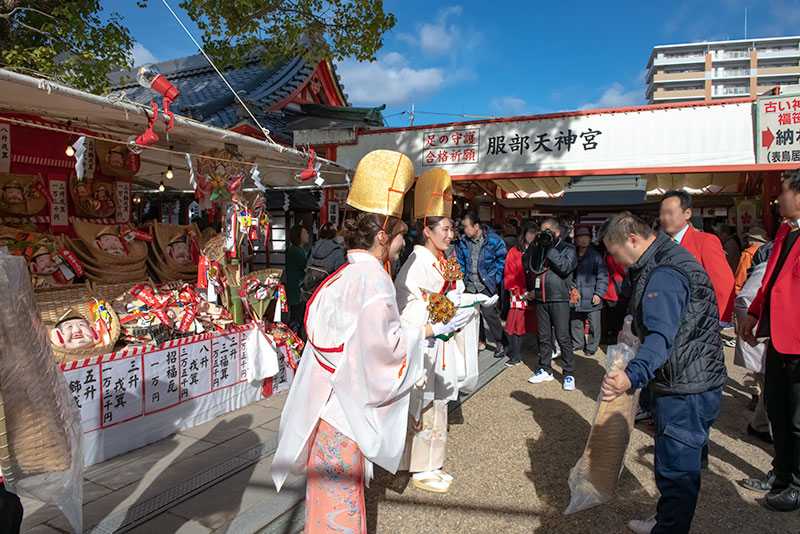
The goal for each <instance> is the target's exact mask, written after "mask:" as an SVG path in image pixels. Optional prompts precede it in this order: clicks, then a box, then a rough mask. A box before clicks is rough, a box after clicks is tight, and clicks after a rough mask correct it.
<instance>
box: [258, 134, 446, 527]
mask: <svg viewBox="0 0 800 534" xmlns="http://www.w3.org/2000/svg"><path fill="white" fill-rule="evenodd" d="M413 183H414V166H413V164H412V163H411V160H410V159H408V157H407V156H405V155H403V154H400V153H399V152H394V151H390V150H376V151H373V152H370V153H369V154H367V155H366V156H364V158H363V159H362V160H361V161H360V162H359V164H358V168H357V169H356V173H355V177H354V178H353V182H352V186H351V189H350V193H349V195H348V198H347V203H348V204H349V205H350V206H351V207H353V208H355V209H356V210H358V213H357V215H356V217H355V218H354V219H349V220H348V221H347V222H346V228H347V234H346V237H345V245H346V246H347V249H348V254H347V264H345V265H344V266H342V267H341V268H340V269H339V270H338V271H336V272H334V273H333V274H332V275H331V276H329V277H328V278H327V279H326V280H325V281H324V282H323V283H322V284H320V286H319V287H318V288H317V290H316V292H315V293H314V295H313V296H312V297H311V300H310V301H309V302H308V307H307V312H306V319H305V326H306V332H307V335H308V342H307V343H306V345H305V349H304V351H303V357H302V358H301V360H300V364H299V365H298V367H297V372H296V375H295V377H294V381H293V383H292V387H291V389H290V391H289V395H288V397H287V399H286V404H285V405H284V408H283V413H282V414H281V422H280V433H279V438H278V440H279V442H278V448H277V450H276V451H275V456H274V459H273V462H272V470H271V474H272V479H273V481H274V482H275V486H276V488H277V489H278V491H280V489H281V488H282V487H283V484H284V482H285V481H286V478H287V477H288V475H289V473H293V474H295V475H298V476H302V475H307V485H306V508H305V510H306V524H305V531H306V532H322V531H325V532H327V531H331V530H339V531H345V530H347V531H350V532H357V533H365V532H366V515H365V509H364V483H367V484H368V483H369V480H370V479H371V478H372V474H373V464H378V465H379V466H381V467H382V468H384V469H386V470H387V471H389V472H395V471H396V470H397V466H398V464H399V463H400V458H401V456H402V454H403V449H404V446H405V441H406V425H407V422H408V409H409V393H410V391H411V388H412V387H413V386H414V385H415V384H416V383H417V382H418V381H419V380H420V379H421V378H422V366H423V362H422V360H421V358H417V357H416V354H418V352H419V350H418V349H417V345H418V344H420V343H424V342H426V341H425V340H426V339H429V338H432V337H434V336H437V335H446V334H449V333H450V332H452V331H453V330H454V329H455V326H457V324H455V321H451V322H450V323H448V324H430V323H425V324H420V325H417V326H414V327H406V326H404V325H403V323H402V321H401V319H400V313H399V311H398V309H397V300H396V294H395V288H394V284H393V283H392V279H391V277H390V276H389V274H388V273H387V272H386V271H385V269H384V267H385V265H386V264H388V262H389V261H392V260H394V259H396V258H397V256H398V254H399V252H400V249H401V248H402V247H403V243H404V240H403V234H404V233H405V232H406V230H407V226H406V225H405V223H403V222H402V221H401V220H400V219H399V216H400V215H401V214H402V212H403V196H404V195H405V193H406V192H407V191H408V190H409V189H410V188H411V186H412V184H413Z"/></svg>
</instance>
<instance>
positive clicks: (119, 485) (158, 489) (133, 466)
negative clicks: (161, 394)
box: [22, 351, 505, 534]
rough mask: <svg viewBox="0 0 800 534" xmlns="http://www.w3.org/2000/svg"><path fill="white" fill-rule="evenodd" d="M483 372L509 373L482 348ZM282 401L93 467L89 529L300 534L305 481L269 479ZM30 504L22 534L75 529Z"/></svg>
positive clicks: (87, 478) (145, 533)
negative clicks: (277, 485)
mask: <svg viewBox="0 0 800 534" xmlns="http://www.w3.org/2000/svg"><path fill="white" fill-rule="evenodd" d="M479 369H480V371H481V376H480V379H479V385H481V386H482V385H483V384H485V383H486V382H487V381H488V380H490V379H491V378H493V377H494V376H496V375H497V374H498V373H499V372H500V371H501V370H503V369H505V366H504V365H503V361H501V360H495V359H494V358H492V355H491V353H490V352H489V351H483V352H482V353H481V355H480V357H479ZM285 400H286V393H281V394H279V395H276V396H274V397H270V398H267V399H263V400H261V401H259V402H256V403H254V404H251V405H249V406H246V407H244V408H242V409H240V410H236V411H234V412H231V413H228V414H224V415H221V416H219V417H217V418H216V419H214V420H212V421H209V422H208V423H205V424H203V425H200V426H197V427H194V428H191V429H188V430H185V431H182V432H179V433H178V434H175V435H173V436H170V437H168V438H165V439H162V440H160V441H157V442H155V443H152V444H150V445H147V446H145V447H141V448H139V449H136V450H133V451H130V452H128V453H125V454H122V455H120V456H117V457H115V458H111V459H109V460H107V461H105V462H102V463H100V464H97V465H93V466H91V467H89V468H88V469H86V472H85V473H84V488H83V490H84V497H83V498H84V506H83V518H84V530H85V532H92V533H95V534H111V533H113V532H133V533H136V534H168V533H181V534H184V533H185V534H207V533H212V532H213V533H215V534H222V533H228V532H229V533H235V534H246V533H255V532H265V533H271V532H281V533H284V532H285V533H289V532H298V531H299V530H301V529H302V519H303V501H304V499H305V479H298V478H290V479H289V480H288V481H287V485H286V486H285V487H284V489H283V490H282V491H281V493H280V494H277V493H276V492H275V489H274V486H273V484H272V479H271V478H270V476H269V470H270V466H271V458H272V453H273V452H274V450H275V447H277V436H278V426H279V423H280V414H281V410H282V408H283V403H284V402H285ZM454 404H455V403H454ZM23 506H24V508H25V516H24V519H23V525H22V531H23V532H24V533H26V534H55V533H65V532H66V533H68V532H71V531H70V530H69V526H68V523H67V521H66V519H65V518H64V517H63V515H62V514H61V513H60V511H59V510H58V509H57V508H55V507H52V506H44V505H43V504H42V503H39V502H37V501H33V500H30V499H23Z"/></svg>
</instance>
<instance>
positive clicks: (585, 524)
mask: <svg viewBox="0 0 800 534" xmlns="http://www.w3.org/2000/svg"><path fill="white" fill-rule="evenodd" d="M726 351H727V352H728V357H729V374H730V376H731V379H730V380H729V382H728V384H727V386H726V387H725V393H724V398H723V406H722V414H721V417H720V420H719V421H718V422H717V424H716V425H715V428H714V429H713V430H712V434H711V455H712V458H711V467H710V469H709V470H708V471H706V472H704V475H703V484H704V486H703V491H702V493H701V497H700V504H699V506H698V513H697V516H696V519H695V522H694V530H693V532H696V533H714V534H716V533H720V532H730V533H737V534H738V533H740V532H742V533H743V532H765V533H773V532H781V533H783V532H800V527H798V525H799V524H800V523H798V514H797V513H792V514H785V515H783V514H777V513H775V512H769V511H767V510H766V509H765V508H764V507H763V506H762V505H761V504H760V503H759V502H758V501H757V500H756V499H754V497H755V495H753V494H751V493H749V492H747V491H745V490H743V489H741V488H739V487H738V486H737V485H736V484H735V481H736V480H737V479H740V478H742V477H744V476H745V475H746V474H748V475H749V474H759V473H763V472H764V471H766V470H767V469H769V461H770V454H771V447H768V446H762V445H760V442H757V441H755V440H754V439H752V438H750V437H748V436H746V434H745V432H744V429H745V426H746V424H747V419H748V418H749V417H750V414H751V412H749V411H747V404H748V403H749V390H748V382H747V381H746V379H745V375H744V372H743V369H741V368H737V367H733V366H732V365H730V359H731V358H732V349H726ZM602 358H603V355H602V353H598V355H597V356H596V357H593V358H586V357H582V356H581V357H579V358H578V361H577V372H576V376H577V390H576V391H574V392H569V393H568V392H564V391H563V390H562V389H561V385H560V382H551V383H549V384H544V385H539V386H532V385H530V384H528V383H527V382H526V379H527V377H528V376H530V374H531V372H532V371H531V369H530V368H529V367H528V365H533V362H532V361H526V362H525V365H520V366H518V367H515V368H511V369H508V370H505V371H504V372H503V373H502V374H500V375H499V376H498V377H497V378H495V379H494V380H493V381H491V382H489V384H488V385H487V386H486V387H484V388H483V389H481V390H480V391H479V392H478V393H477V394H475V395H474V396H473V397H471V398H470V399H469V400H467V401H466V402H465V403H464V404H463V406H461V407H460V408H458V409H457V410H455V411H454V412H452V413H451V415H450V434H449V443H448V459H447V463H446V465H445V468H446V469H447V470H448V471H449V472H450V473H452V474H453V475H454V476H455V477H456V481H455V483H454V485H453V487H452V489H451V490H450V492H449V493H448V494H445V495H437V494H432V493H428V492H424V491H422V490H419V489H417V488H414V487H413V486H410V485H409V484H408V478H407V475H406V476H402V475H398V476H390V475H387V474H386V473H380V474H379V475H378V478H377V479H376V480H375V481H373V484H372V487H371V488H370V490H369V492H368V501H369V502H368V516H369V517H368V518H369V526H370V530H369V531H370V532H371V533H372V532H380V533H383V532H389V533H406V532H407V533H412V532H413V533H417V532H435V533H455V532H459V533H460V532H478V533H486V532H495V533H498V534H500V533H502V534H506V533H526V532H541V533H547V534H549V533H559V532H565V533H566V532H569V533H578V534H584V533H590V534H595V533H603V534H605V533H618V532H625V523H626V522H627V520H628V519H630V518H644V517H647V516H649V515H650V514H651V513H652V512H653V511H654V507H655V502H656V498H657V492H656V489H655V484H654V482H653V475H652V462H653V453H652V438H651V436H650V435H649V434H648V433H647V429H646V427H638V428H637V430H635V431H634V435H633V437H632V440H631V446H630V448H629V451H628V456H627V459H626V463H625V469H624V470H623V473H622V478H621V482H620V487H619V489H618V492H617V495H616V497H615V498H614V500H613V501H612V502H610V503H609V504H606V505H604V506H601V507H598V508H594V509H592V510H589V511H584V512H579V513H577V514H574V515H572V516H569V517H565V516H563V515H562V511H563V510H564V508H565V507H566V505H567V503H568V502H569V488H568V486H567V476H568V473H569V470H570V468H571V467H572V466H573V465H574V463H575V461H576V460H577V458H578V457H579V456H580V454H581V452H582V450H583V447H584V444H585V442H586V438H587V436H588V433H589V427H590V421H591V418H592V417H593V415H594V409H595V399H596V395H597V392H598V389H599V384H600V381H601V379H602V375H603V368H602V364H601V362H602ZM498 363H499V362H497V361H496V360H493V359H492V358H491V355H490V353H488V352H483V353H482V354H481V358H480V368H481V375H482V376H481V380H482V381H484V380H486V379H488V378H489V377H491V376H494V374H495V373H496V371H497V370H498V368H499V367H498V366H497V365H496V364H498ZM556 368H557V369H558V361H556ZM557 377H558V378H560V374H558V373H557ZM284 400H285V395H278V396H276V397H272V398H269V399H264V400H262V401H260V402H258V403H255V404H253V405H250V406H248V407H245V408H243V409H241V410H238V411H236V412H232V413H230V414H225V415H224V416H220V417H219V418H217V419H215V420H213V421H210V422H209V423H206V424H205V425H201V426H199V427H195V428H193V429H189V430H187V431H184V432H181V433H179V434H176V435H175V436H172V437H169V438H166V439H164V440H161V441H159V442H156V443H153V444H151V445H148V446H146V447H142V448H141V449H137V450H135V451H131V452H130V453H127V454H124V455H121V456H118V457H116V458H113V459H111V460H108V461H107V462H103V463H102V464H99V465H96V466H92V467H91V468H89V469H87V471H86V473H85V477H84V502H85V505H84V520H85V524H86V526H90V525H93V524H94V525H98V524H99V525H105V526H107V523H108V521H109V520H110V519H115V518H116V519H125V518H130V517H131V514H134V513H139V511H141V508H142V507H147V506H148V505H149V504H150V503H152V501H153V500H154V499H156V497H157V496H159V495H161V494H164V493H165V492H166V493H170V492H173V491H174V490H175V489H176V488H180V487H181V485H182V484H185V482H186V481H187V480H189V479H191V478H192V477H194V478H196V477H197V476H198V474H203V473H208V472H211V471H214V469H216V466H218V465H220V464H221V463H225V462H228V461H229V460H231V459H235V458H244V457H246V456H247V455H246V454H245V453H246V452H247V451H252V450H253V449H254V448H259V447H263V448H264V450H271V449H269V447H273V446H274V443H275V438H276V431H277V425H278V421H279V419H278V417H279V415H280V409H281V407H282V404H283V402H284ZM251 458H252V456H251ZM270 462H271V458H270V457H269V456H263V457H260V459H258V461H254V462H251V463H249V464H247V465H246V466H245V467H244V468H242V469H241V470H238V471H237V472H235V473H233V474H232V475H231V476H228V477H227V478H224V477H222V478H219V480H218V481H217V480H214V479H213V477H210V478H211V479H212V480H211V481H210V482H208V483H207V485H206V486H205V487H203V488H201V490H200V491H199V492H198V493H196V494H194V495H191V496H189V497H188V498H187V499H186V500H183V501H182V502H180V503H174V504H171V505H168V506H166V508H165V509H161V510H160V511H156V510H154V513H155V514H156V515H154V516H153V517H152V518H150V519H149V520H147V521H145V522H144V523H142V524H139V526H137V527H135V528H134V529H133V530H132V531H131V532H136V533H142V534H145V533H147V534H168V533H174V532H180V533H187V534H195V533H197V534H202V533H211V532H213V533H235V534H244V533H250V532H258V531H259V529H260V528H261V527H263V526H264V525H267V524H273V523H271V522H272V521H274V520H276V518H277V517H284V518H285V517H286V515H287V514H286V512H287V510H289V513H288V515H290V516H291V517H292V518H294V519H296V520H299V519H301V518H302V509H297V507H296V506H295V505H296V504H297V503H299V502H302V500H303V495H304V484H303V480H302V479H297V480H294V481H293V483H292V484H291V486H290V487H289V488H287V490H285V491H282V492H281V493H280V494H278V495H276V494H275V491H274V488H273V486H272V482H271V480H270V478H269V467H270ZM214 482H216V483H214ZM156 500H157V499H156ZM167 502H170V501H169V500H168V499H167ZM137 508H138V510H137ZM25 510H26V517H25V521H24V523H23V531H24V532H27V533H29V534H54V533H57V532H67V524H66V521H65V520H64V519H63V517H62V516H61V515H60V514H59V512H58V511H57V510H55V509H53V508H52V507H47V506H42V505H41V504H38V503H36V502H34V501H30V500H27V499H26V500H25ZM281 514H283V516H281ZM137 517H138V516H137ZM104 522H105V523H104ZM295 524H297V523H296V522H295ZM275 525H276V527H278V524H276V523H275ZM111 531H113V530H109V531H108V532H111ZM272 531H275V532H281V533H283V532H286V533H287V534H288V533H289V532H296V531H297V529H291V528H289V529H284V528H283V527H279V528H277V529H273V530H272ZM95 532H105V531H104V530H95Z"/></svg>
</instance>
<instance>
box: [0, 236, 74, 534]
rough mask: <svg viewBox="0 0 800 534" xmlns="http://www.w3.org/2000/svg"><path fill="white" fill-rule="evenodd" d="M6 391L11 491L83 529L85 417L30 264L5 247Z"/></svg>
mask: <svg viewBox="0 0 800 534" xmlns="http://www.w3.org/2000/svg"><path fill="white" fill-rule="evenodd" d="M0 394H2V404H0V407H2V412H3V413H2V414H0V415H1V416H4V419H2V424H1V425H0V426H2V428H0V433H2V434H5V433H6V432H7V435H2V436H0V446H2V449H3V450H2V451H0V465H2V474H3V483H4V484H5V487H6V489H8V491H11V492H13V493H17V494H19V495H25V496H28V497H32V498H34V499H37V500H39V501H42V502H44V503H47V504H53V505H55V506H57V507H58V508H59V509H60V510H61V511H62V512H63V513H64V515H65V516H66V518H67V520H68V521H69V523H70V525H71V526H72V529H73V530H74V531H75V532H76V533H79V532H83V516H82V510H81V505H82V500H83V431H82V429H81V418H80V413H79V412H78V406H77V405H76V404H75V399H73V397H72V394H71V393H70V392H69V389H68V386H67V381H66V379H65V377H64V373H63V372H62V371H61V368H60V367H59V365H58V363H57V362H56V360H55V358H54V357H53V352H52V350H51V348H50V337H49V336H48V334H47V330H46V329H45V326H44V323H43V322H42V316H41V313H40V312H39V306H38V304H37V303H36V299H35V298H34V293H33V287H32V286H31V281H30V278H29V276H28V266H27V264H26V262H25V260H24V259H23V258H21V257H17V256H11V255H10V254H8V252H7V250H5V249H3V250H1V251H0ZM3 438H5V439H7V440H8V441H7V442H6V441H5V439H3ZM6 445H7V449H6ZM6 453H8V456H6Z"/></svg>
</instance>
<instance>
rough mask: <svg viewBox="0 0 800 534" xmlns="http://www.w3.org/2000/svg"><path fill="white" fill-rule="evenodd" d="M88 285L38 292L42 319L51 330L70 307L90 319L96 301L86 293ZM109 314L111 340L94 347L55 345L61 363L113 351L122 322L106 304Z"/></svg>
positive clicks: (54, 349) (54, 350)
mask: <svg viewBox="0 0 800 534" xmlns="http://www.w3.org/2000/svg"><path fill="white" fill-rule="evenodd" d="M86 291H87V287H86V286H83V287H81V288H72V287H65V288H58V289H54V290H40V291H37V292H36V300H37V301H38V302H39V308H40V310H41V312H42V319H44V324H45V326H46V327H47V328H48V330H51V329H52V328H54V327H55V325H56V324H57V323H58V320H59V318H60V317H61V315H62V314H63V313H64V311H66V310H67V309H69V308H74V309H75V310H77V311H78V312H79V313H80V314H81V315H83V317H85V318H86V319H87V320H90V318H91V316H92V314H91V312H90V311H89V306H90V304H92V303H93V302H94V301H93V300H92V299H91V296H90V295H88V294H87V293H86ZM106 308H107V309H108V313H109V316H110V317H111V328H110V329H109V333H110V334H111V342H110V343H108V344H106V345H96V346H93V347H86V348H82V349H65V348H63V347H55V346H53V347H52V349H53V354H54V355H55V356H56V359H57V360H58V361H59V363H67V362H72V361H76V360H83V359H85V358H91V357H93V356H100V355H102V354H106V353H107V352H111V351H112V350H113V348H114V345H115V344H116V342H117V340H118V339H119V334H120V330H121V329H120V324H119V318H118V317H117V314H116V313H114V310H113V309H111V306H106Z"/></svg>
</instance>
